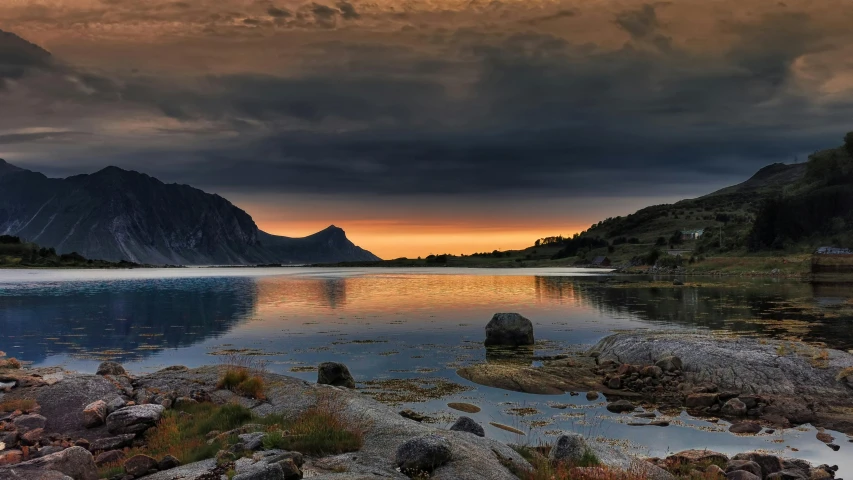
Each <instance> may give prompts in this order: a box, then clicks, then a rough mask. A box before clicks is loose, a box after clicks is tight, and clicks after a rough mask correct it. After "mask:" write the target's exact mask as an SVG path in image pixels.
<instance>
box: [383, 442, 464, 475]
mask: <svg viewBox="0 0 853 480" xmlns="http://www.w3.org/2000/svg"><path fill="white" fill-rule="evenodd" d="M450 457H451V450H450V442H448V441H447V440H445V439H444V438H442V437H439V436H438V435H423V436H420V437H415V438H413V439H411V440H408V441H406V442H404V443H403V444H402V445H400V446H399V447H398V448H397V453H396V455H395V463H396V465H397V466H398V467H399V468H400V470H401V471H403V472H407V473H413V474H420V473H423V472H426V473H428V472H432V471H433V470H435V469H436V468H438V467H440V466H442V465H444V464H445V463H447V462H448V461H450Z"/></svg>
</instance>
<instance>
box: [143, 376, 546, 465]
mask: <svg viewBox="0 0 853 480" xmlns="http://www.w3.org/2000/svg"><path fill="white" fill-rule="evenodd" d="M220 376H221V371H220V369H219V368H217V367H202V368H199V369H195V370H181V371H169V370H164V371H160V372H156V373H154V374H151V375H147V376H143V377H140V378H138V379H137V385H138V388H140V389H147V390H151V391H155V390H156V391H161V392H174V395H175V396H178V397H189V396H190V392H191V391H195V390H200V391H202V392H205V393H207V395H209V397H210V398H211V400H213V401H215V402H220V403H225V402H229V401H235V400H237V399H236V398H235V397H234V395H233V394H232V393H231V392H228V391H223V390H217V389H216V383H217V381H218V379H219V378H220ZM263 378H264V380H265V383H266V384H267V385H268V388H267V391H266V396H267V401H266V402H248V403H246V405H248V406H249V407H250V408H251V409H252V410H253V411H254V412H255V413H257V414H258V415H269V414H281V415H284V416H286V417H292V416H294V415H298V414H299V413H301V412H304V411H306V410H308V409H309V408H312V407H313V406H315V405H316V404H317V402H318V401H319V400H320V399H328V400H333V401H334V402H335V404H336V405H339V406H340V408H341V409H342V414H344V415H346V416H347V417H348V418H350V419H353V420H354V421H358V422H363V425H364V440H363V443H364V444H363V446H362V448H361V449H360V450H359V451H358V452H357V453H351V454H343V455H336V456H332V457H326V458H323V459H322V460H319V461H317V462H315V465H314V466H315V467H316V468H317V469H318V470H321V471H323V470H325V471H328V472H333V471H340V470H346V472H347V473H346V477H345V478H347V479H357V478H375V477H376V476H380V477H387V478H406V477H405V476H403V475H402V474H400V472H399V471H398V470H397V465H396V464H395V458H394V457H395V456H394V452H396V451H397V449H398V448H399V447H400V445H402V444H403V443H405V442H407V441H409V440H411V439H413V438H417V437H421V436H424V435H435V436H438V437H441V438H443V439H445V440H446V441H447V443H448V444H449V445H450V449H451V453H452V458H451V460H450V461H449V462H447V463H445V464H443V465H441V466H440V467H438V468H436V469H435V470H434V471H433V473H432V476H431V477H430V478H432V479H434V480H451V479H452V480H515V478H516V477H515V476H514V475H513V474H512V473H510V471H509V470H507V468H506V467H504V466H503V464H502V463H501V462H502V461H503V462H510V463H512V464H513V465H516V466H517V468H520V469H527V468H530V467H529V465H528V463H527V462H526V461H525V460H524V459H523V458H521V456H519V455H518V453H517V452H515V450H513V449H512V448H510V447H509V446H507V445H505V444H503V443H501V442H498V441H495V440H490V439H487V438H481V437H478V436H475V435H471V434H470V433H467V432H455V431H450V430H445V429H441V428H437V427H434V426H432V425H428V424H421V423H417V422H413V421H411V420H408V419H406V418H403V417H401V416H400V415H398V414H397V413H396V412H395V411H394V410H393V409H391V408H390V407H388V406H386V405H384V404H382V403H379V402H377V401H375V400H373V399H371V398H369V397H367V396H365V395H362V394H360V393H358V392H356V391H352V390H349V389H341V388H335V387H331V386H326V385H318V384H316V383H310V382H305V381H302V380H299V379H296V378H292V377H287V376H284V375H275V374H264V375H263ZM258 453H260V452H258ZM186 467H188V466H185V467H179V468H178V469H174V470H171V471H170V473H171V472H175V471H178V470H181V469H184V468H186ZM157 475H159V474H157ZM157 475H155V476H153V477H152V478H153V479H154V480H160V478H161V477H158V476H157ZM336 477H337V478H340V475H338V474H333V473H329V474H328V475H321V476H318V477H316V478H319V479H321V480H322V479H325V478H329V479H332V478H336ZM162 478H163V479H167V478H168V479H170V480H171V478H172V477H165V476H164V477H162ZM176 478H180V477H176ZM146 480H147V479H146Z"/></svg>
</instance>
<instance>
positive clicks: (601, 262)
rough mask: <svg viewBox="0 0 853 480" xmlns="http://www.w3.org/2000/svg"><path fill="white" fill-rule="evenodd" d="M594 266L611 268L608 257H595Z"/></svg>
mask: <svg viewBox="0 0 853 480" xmlns="http://www.w3.org/2000/svg"><path fill="white" fill-rule="evenodd" d="M592 266H594V267H609V266H610V259H609V258H607V257H595V258H593V259H592Z"/></svg>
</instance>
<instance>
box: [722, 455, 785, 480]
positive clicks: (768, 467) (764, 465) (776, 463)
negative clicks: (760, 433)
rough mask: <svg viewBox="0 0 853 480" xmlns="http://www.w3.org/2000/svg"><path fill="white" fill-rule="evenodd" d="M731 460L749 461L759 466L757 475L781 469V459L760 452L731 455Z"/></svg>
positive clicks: (765, 474)
mask: <svg viewBox="0 0 853 480" xmlns="http://www.w3.org/2000/svg"><path fill="white" fill-rule="evenodd" d="M732 460H739V461H750V462H754V463H756V464H757V465H759V466H760V467H761V473H760V474H759V476H761V477H766V476H767V475H770V474H771V473H776V472H780V471H782V469H783V464H782V460H781V459H780V458H779V457H777V456H775V455H769V454H766V453H760V452H746V453H739V454H737V455H735V456H734V457H732Z"/></svg>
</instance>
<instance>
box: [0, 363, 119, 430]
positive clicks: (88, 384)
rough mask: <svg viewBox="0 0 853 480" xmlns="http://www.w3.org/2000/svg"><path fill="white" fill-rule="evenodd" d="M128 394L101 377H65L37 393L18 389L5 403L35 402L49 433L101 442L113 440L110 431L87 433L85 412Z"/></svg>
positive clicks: (99, 428) (38, 390)
mask: <svg viewBox="0 0 853 480" xmlns="http://www.w3.org/2000/svg"><path fill="white" fill-rule="evenodd" d="M122 394H124V390H123V389H122V388H121V387H120V386H118V385H116V384H115V383H113V382H111V381H110V379H107V378H105V377H102V376H99V375H85V374H65V375H64V376H63V377H62V378H61V379H60V380H59V381H57V382H56V383H53V384H48V385H44V386H41V387H39V388H37V389H34V390H30V389H21V388H17V389H15V390H13V391H12V393H11V394H7V395H6V397H5V400H15V399H22V398H32V399H33V400H35V401H36V403H38V405H39V407H40V408H39V413H40V414H41V415H43V416H45V417H46V418H47V423H46V424H45V426H44V430H45V432H46V433H61V434H63V435H66V436H69V437H72V438H86V439H88V440H90V441H91V440H97V439H98V438H102V437H105V436H109V432H107V428H106V427H105V426H100V427H96V428H91V429H87V428H86V427H84V426H83V409H84V408H85V407H86V405H89V404H91V403H92V402H95V401H97V400H104V399H112V398H114V397H116V396H119V395H122Z"/></svg>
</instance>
